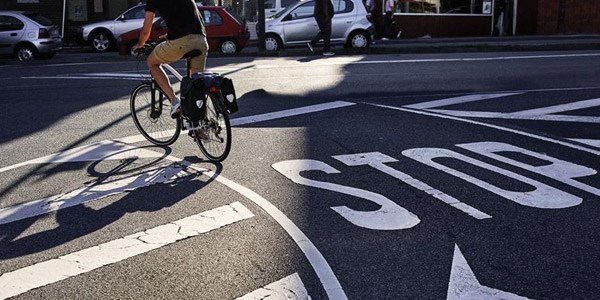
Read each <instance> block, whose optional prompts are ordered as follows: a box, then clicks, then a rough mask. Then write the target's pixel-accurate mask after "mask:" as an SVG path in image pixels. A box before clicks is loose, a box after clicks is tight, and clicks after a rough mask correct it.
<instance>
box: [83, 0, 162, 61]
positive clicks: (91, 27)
mask: <svg viewBox="0 0 600 300" xmlns="http://www.w3.org/2000/svg"><path fill="white" fill-rule="evenodd" d="M145 14H146V5H145V4H141V5H136V6H134V7H132V8H130V9H128V10H126V11H125V12H124V13H122V14H121V15H120V16H118V17H117V18H116V19H114V20H108V21H102V22H96V23H91V24H87V25H84V26H81V27H75V28H74V29H73V30H74V31H75V34H76V35H77V37H78V39H80V42H82V43H83V44H84V45H90V46H92V48H94V50H96V51H97V52H104V51H108V50H111V49H115V48H116V47H115V46H116V40H117V38H118V37H119V36H120V35H121V34H123V33H125V32H127V31H130V30H133V29H137V28H142V25H143V24H144V15H145ZM154 17H155V18H154V20H158V18H159V17H160V14H159V13H158V11H157V12H156V14H155V15H154Z"/></svg>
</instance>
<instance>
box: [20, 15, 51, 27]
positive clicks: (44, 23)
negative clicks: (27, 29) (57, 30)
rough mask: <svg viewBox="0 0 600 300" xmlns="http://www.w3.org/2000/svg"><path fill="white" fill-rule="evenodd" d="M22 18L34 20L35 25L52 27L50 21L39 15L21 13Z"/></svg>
mask: <svg viewBox="0 0 600 300" xmlns="http://www.w3.org/2000/svg"><path fill="white" fill-rule="evenodd" d="M23 15H24V16H26V17H28V18H30V19H32V20H34V21H35V22H36V23H38V24H40V25H42V26H52V25H53V23H52V21H50V19H48V18H46V17H44V16H42V15H40V14H39V13H23Z"/></svg>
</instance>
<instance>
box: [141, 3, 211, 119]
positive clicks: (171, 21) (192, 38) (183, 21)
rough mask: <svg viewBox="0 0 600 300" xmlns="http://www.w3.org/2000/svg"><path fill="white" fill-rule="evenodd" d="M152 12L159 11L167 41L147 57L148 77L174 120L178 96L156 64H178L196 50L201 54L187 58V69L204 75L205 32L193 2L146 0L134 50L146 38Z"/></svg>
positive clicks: (151, 19) (178, 102) (176, 112)
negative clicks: (162, 94)
mask: <svg viewBox="0 0 600 300" xmlns="http://www.w3.org/2000/svg"><path fill="white" fill-rule="evenodd" d="M156 10H158V11H160V15H161V17H162V18H163V19H164V21H165V22H166V23H167V27H168V28H169V29H168V31H167V35H166V38H167V40H166V41H164V42H162V43H160V44H159V45H158V46H156V48H155V49H154V51H152V53H151V54H150V55H149V56H148V59H147V64H148V68H149V69H150V73H151V74H152V77H153V78H154V80H156V83H157V84H158V86H159V87H160V88H161V89H162V91H163V92H164V93H165V94H166V96H167V97H168V98H169V100H170V101H171V112H170V113H171V117H173V118H176V117H177V116H178V114H179V111H180V110H179V108H180V106H181V101H180V99H179V96H175V93H174V92H173V88H172V87H171V83H170V82H169V78H168V77H167V74H166V73H165V71H164V70H163V69H162V68H161V67H160V65H161V64H164V63H172V62H175V61H178V60H180V59H181V58H182V57H183V56H184V55H185V54H186V53H188V52H190V51H192V50H200V51H201V55H199V56H196V57H194V58H192V59H191V61H190V70H191V72H192V73H196V72H204V67H205V65H206V57H207V52H208V42H207V41H206V30H205V29H204V21H203V20H202V17H201V16H200V12H199V11H198V8H197V7H196V3H195V2H194V0H147V1H146V15H145V16H144V25H143V27H142V31H141V32H140V38H139V41H138V43H137V45H136V48H138V49H139V48H143V47H144V44H145V43H146V41H147V40H148V38H149V37H150V33H151V31H152V21H153V19H154V13H155V12H156ZM187 75H189V74H187Z"/></svg>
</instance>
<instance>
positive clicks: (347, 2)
mask: <svg viewBox="0 0 600 300" xmlns="http://www.w3.org/2000/svg"><path fill="white" fill-rule="evenodd" d="M353 9H354V3H353V2H352V1H351V0H333V12H334V14H342V13H347V12H351V11H352V10H353Z"/></svg>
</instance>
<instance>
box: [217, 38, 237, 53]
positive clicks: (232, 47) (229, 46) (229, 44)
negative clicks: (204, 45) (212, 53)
mask: <svg viewBox="0 0 600 300" xmlns="http://www.w3.org/2000/svg"><path fill="white" fill-rule="evenodd" d="M237 48H238V47H237V44H236V43H235V42H234V41H232V40H225V41H223V42H222V43H221V45H220V46H219V50H221V53H223V54H233V53H236V52H237V51H238V50H237Z"/></svg>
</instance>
